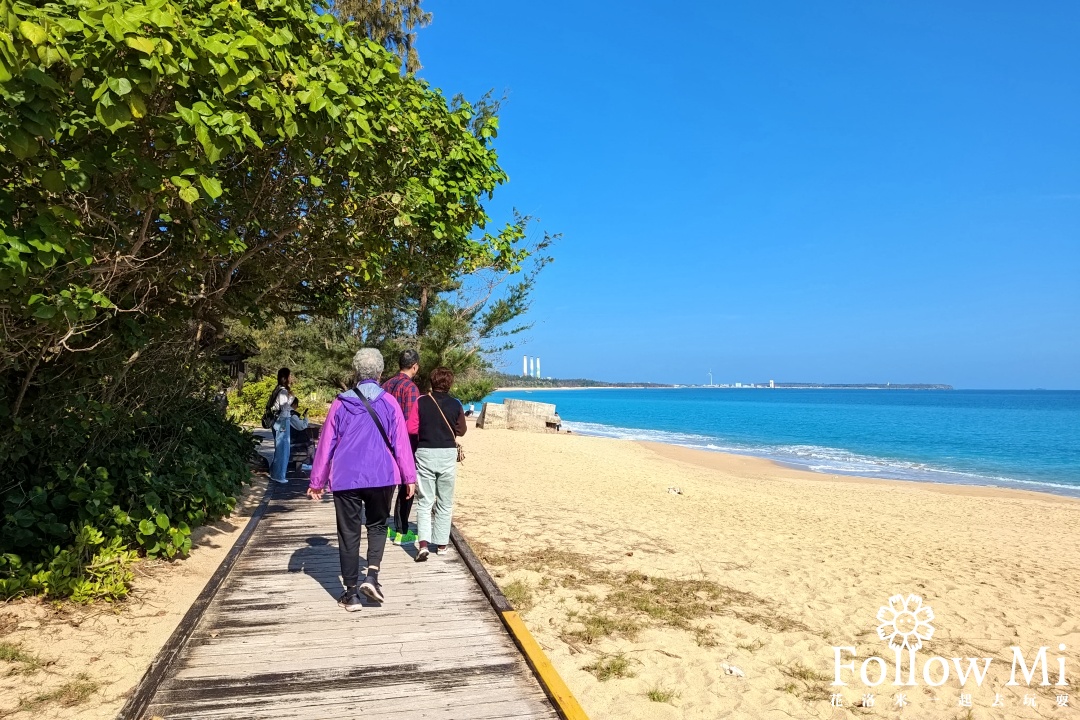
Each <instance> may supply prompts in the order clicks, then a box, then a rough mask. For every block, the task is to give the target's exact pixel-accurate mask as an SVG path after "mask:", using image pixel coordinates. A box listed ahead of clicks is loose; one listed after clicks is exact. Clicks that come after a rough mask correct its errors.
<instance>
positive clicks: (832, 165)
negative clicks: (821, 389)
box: [418, 0, 1080, 388]
mask: <svg viewBox="0 0 1080 720" xmlns="http://www.w3.org/2000/svg"><path fill="white" fill-rule="evenodd" d="M425 7H426V8H428V9H430V10H431V11H432V12H433V13H434V15H435V17H434V22H433V24H432V25H431V26H430V27H429V28H427V29H425V30H423V31H422V32H421V34H420V38H419V42H418V47H419V51H420V57H421V60H422V62H423V63H424V65H425V67H424V70H422V71H421V73H420V74H421V76H423V77H425V78H427V79H428V80H429V81H430V82H431V83H432V84H433V85H435V86H437V87H440V88H442V89H443V90H444V91H445V92H446V93H447V94H448V95H452V94H454V93H457V92H462V93H464V94H465V95H466V96H469V97H476V96H479V95H481V94H482V93H483V92H485V91H487V90H488V89H492V88H494V89H495V90H496V91H497V92H499V93H501V92H503V91H506V92H507V93H508V94H509V101H508V102H507V104H506V105H505V107H504V110H503V113H502V120H501V132H500V136H499V138H498V141H497V143H496V147H497V148H498V150H499V152H500V157H501V158H502V162H503V166H504V168H505V169H506V170H507V171H508V173H509V174H510V178H511V180H510V183H509V184H508V185H506V186H505V187H503V188H502V189H501V190H500V192H499V193H498V196H497V198H496V201H495V202H494V203H492V205H491V209H492V210H493V212H494V213H495V215H496V217H500V216H501V217H504V218H505V217H507V216H508V214H509V212H510V209H511V208H513V207H516V208H518V209H520V210H521V211H523V212H526V213H529V214H533V215H535V216H537V217H538V218H540V219H541V221H542V223H541V225H540V227H542V228H543V229H546V230H549V231H552V232H561V233H563V234H564V239H563V240H562V242H561V243H560V244H559V245H558V246H557V247H556V249H555V257H556V261H555V263H554V264H553V265H551V266H550V267H549V268H548V269H547V270H546V271H545V273H544V275H543V276H541V281H540V286H539V288H538V290H537V293H536V299H535V302H534V304H533V309H532V312H531V319H532V320H534V321H535V322H536V326H535V328H534V329H533V330H532V331H531V332H530V334H529V336H528V342H527V343H526V344H525V345H524V346H523V347H522V348H521V349H520V350H519V351H514V352H513V353H510V354H509V356H508V357H507V368H508V369H510V370H514V369H517V368H520V367H521V355H522V354H524V353H526V352H527V353H529V354H531V355H538V356H540V357H541V358H542V363H543V370H544V374H545V375H549V374H550V375H553V376H556V377H591V378H597V379H606V380H622V381H630V380H651V381H658V382H676V383H698V382H705V381H706V375H705V373H706V372H707V371H708V370H709V369H712V371H713V373H714V375H715V377H716V380H717V382H734V381H761V380H768V379H775V380H777V381H821V382H886V381H890V382H894V383H899V382H944V383H951V384H953V385H956V386H957V387H969V388H973V387H977V388H1032V387H1045V388H1080V317H1078V316H1080V132H1078V130H1080V73H1078V72H1077V70H1078V68H1080V62H1078V61H1080V55H1078V53H1077V50H1076V38H1077V37H1080V3H1076V2H1073V1H1071V0H1070V1H1068V2H1065V1H1060V2H1054V1H1047V2H1040V3H1017V2H997V1H991V2H978V3H976V2H950V3H940V2H907V3H888V2H867V1H866V0H857V1H855V0H850V1H844V2H818V3H808V2H803V1H774V2H769V3H760V2H749V1H744V2H699V3H693V2H690V3H678V4H674V5H672V4H669V3H659V2H635V1H632V0H627V1H625V2H620V3H609V2H575V3H571V2H563V1H561V0H559V1H548V2H542V3H521V2H508V1H506V0H487V1H483V2H482V1H479V0H475V1H474V0H452V1H451V0H429V2H426V3H425Z"/></svg>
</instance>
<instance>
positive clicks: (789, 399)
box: [489, 388, 1080, 497]
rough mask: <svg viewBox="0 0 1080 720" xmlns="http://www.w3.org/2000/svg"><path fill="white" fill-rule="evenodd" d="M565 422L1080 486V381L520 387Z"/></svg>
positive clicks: (813, 460)
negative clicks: (1012, 387) (1059, 385)
mask: <svg viewBox="0 0 1080 720" xmlns="http://www.w3.org/2000/svg"><path fill="white" fill-rule="evenodd" d="M505 397H514V398H521V399H523V400H535V401H538V402H550V403H555V405H556V406H557V408H558V412H559V415H560V416H561V417H562V419H563V422H564V427H567V428H570V429H572V430H574V431H575V432H580V433H584V434H589V435H602V436H606V437H617V438H627V439H634V440H652V441H657V442H664V443H670V444H674V445H684V446H687V447H694V448H701V449H705V450H716V451H722V452H731V453H738V454H743V455H754V456H758V457H764V458H769V459H771V460H777V461H780V462H783V463H788V464H791V465H796V466H799V467H803V468H809V469H811V470H815V471H818V472H826V473H846V474H852V475H864V476H869V477H881V478H894V479H899V480H919V481H929V482H945V483H961V484H971V485H996V486H1004V487H1013V488H1022V489H1027V490H1040V491H1044V492H1052V493H1057V494H1061V495H1070V496H1073V497H1080V391H1060V392H1056V391H1038V390H1033V391H988V390H951V391H916V390H765V389H758V390H750V389H742V390H739V389H724V388H715V389H714V388H675V389H642V390H606V389H605V390H554V391H552V390H547V391H545V390H533V391H529V390H513V391H505V392H499V393H496V394H495V395H493V396H492V397H491V398H489V400H492V401H495V402H498V401H500V400H501V399H502V398H505Z"/></svg>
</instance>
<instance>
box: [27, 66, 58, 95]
mask: <svg viewBox="0 0 1080 720" xmlns="http://www.w3.org/2000/svg"><path fill="white" fill-rule="evenodd" d="M23 75H25V76H26V79H27V80H29V81H31V82H33V83H35V84H37V85H41V86H42V87H47V88H49V89H50V90H60V89H62V88H61V87H60V83H58V82H56V81H55V80H53V79H52V78H51V77H49V75H48V74H47V73H45V72H43V71H42V70H41V69H40V68H36V67H29V68H27V69H26V70H25V71H24V72H23Z"/></svg>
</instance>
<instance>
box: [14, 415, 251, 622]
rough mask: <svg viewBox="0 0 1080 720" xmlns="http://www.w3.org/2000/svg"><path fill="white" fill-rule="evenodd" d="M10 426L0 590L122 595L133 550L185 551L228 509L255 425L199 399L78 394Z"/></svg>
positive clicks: (244, 475) (245, 472) (243, 478)
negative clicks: (126, 408)
mask: <svg viewBox="0 0 1080 720" xmlns="http://www.w3.org/2000/svg"><path fill="white" fill-rule="evenodd" d="M13 427H14V432H13V437H12V438H8V439H6V441H5V442H4V443H3V444H0V463H2V464H3V466H4V467H5V468H8V470H9V473H10V474H9V477H12V478H14V479H15V480H14V482H13V483H12V484H10V485H8V486H6V487H3V488H2V496H0V499H2V508H3V518H2V523H0V597H12V596H15V595H21V594H31V593H41V594H44V595H47V596H50V597H71V598H72V599H74V600H76V601H87V600H91V599H94V598H118V597H122V596H124V595H125V594H126V592H127V586H128V583H129V582H130V580H131V571H130V565H131V562H132V561H133V560H134V559H135V557H136V556H137V555H138V554H145V555H149V556H155V557H164V558H174V557H178V556H183V555H186V554H187V553H188V551H189V550H190V549H191V529H192V528H193V527H196V526H198V525H202V524H204V523H207V522H212V521H214V520H217V519H218V518H221V517H223V516H225V515H227V514H228V513H230V512H231V511H232V509H233V507H234V505H235V502H236V495H237V494H238V493H239V491H240V489H241V488H242V486H243V484H244V483H245V482H247V480H248V479H249V477H250V470H249V468H248V464H247V463H248V459H249V458H250V456H251V452H252V447H253V446H252V441H251V436H250V435H249V434H247V433H245V432H243V431H242V430H240V429H239V428H237V427H236V426H235V425H234V424H232V423H230V422H229V421H228V420H226V419H225V418H224V417H223V416H222V415H221V413H220V412H219V411H218V410H217V409H216V408H215V407H214V405H213V404H212V403H210V402H207V401H201V400H184V401H179V402H177V403H174V404H171V405H163V406H158V407H155V408H153V410H152V411H148V410H141V411H137V412H135V413H133V414H128V413H123V412H117V411H116V410H115V409H114V408H112V407H110V406H109V405H107V404H102V403H97V402H90V401H86V400H82V399H78V398H77V399H76V400H75V401H73V402H71V403H70V404H69V405H68V406H67V407H63V408H60V409H59V410H57V411H55V412H54V413H53V414H52V415H51V416H50V417H47V418H43V417H38V418H35V419H34V420H33V421H23V420H19V419H16V420H14V421H13Z"/></svg>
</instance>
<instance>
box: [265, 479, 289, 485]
mask: <svg viewBox="0 0 1080 720" xmlns="http://www.w3.org/2000/svg"><path fill="white" fill-rule="evenodd" d="M270 479H271V480H273V481H274V482H276V483H278V484H280V485H288V484H289V481H288V479H286V478H282V479H281V480H278V479H277V478H270Z"/></svg>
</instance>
